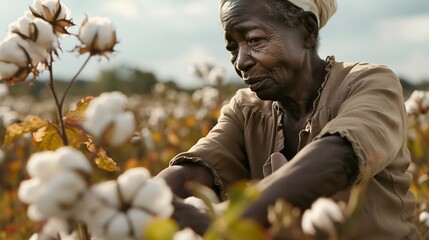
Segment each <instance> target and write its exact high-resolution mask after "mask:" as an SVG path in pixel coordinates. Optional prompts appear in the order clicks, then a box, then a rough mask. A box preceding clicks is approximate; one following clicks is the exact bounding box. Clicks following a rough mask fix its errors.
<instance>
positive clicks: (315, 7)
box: [289, 0, 337, 29]
mask: <svg viewBox="0 0 429 240" xmlns="http://www.w3.org/2000/svg"><path fill="white" fill-rule="evenodd" d="M289 2H291V3H293V4H294V5H295V6H297V7H300V8H302V9H303V10H304V11H306V12H312V13H314V15H316V18H317V23H318V24H319V29H320V28H322V27H323V26H325V24H326V22H327V21H328V19H329V18H330V17H331V16H332V15H334V13H335V11H336V10H337V2H336V1H335V0H289Z"/></svg>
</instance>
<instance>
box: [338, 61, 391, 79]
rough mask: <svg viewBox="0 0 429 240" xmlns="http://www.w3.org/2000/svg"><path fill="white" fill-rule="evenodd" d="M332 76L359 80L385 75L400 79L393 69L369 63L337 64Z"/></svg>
mask: <svg viewBox="0 0 429 240" xmlns="http://www.w3.org/2000/svg"><path fill="white" fill-rule="evenodd" d="M331 75H333V76H334V77H340V78H359V77H366V76H372V75H385V76H386V77H390V78H392V77H393V78H395V79H398V77H397V76H396V74H395V73H394V72H393V70H392V69H390V68H389V67H387V66H386V65H383V64H376V63H369V62H335V63H334V64H333V66H332V69H331Z"/></svg>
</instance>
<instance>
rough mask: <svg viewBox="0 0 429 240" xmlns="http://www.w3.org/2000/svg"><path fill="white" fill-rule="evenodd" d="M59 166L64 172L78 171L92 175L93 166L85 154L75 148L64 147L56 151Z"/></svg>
mask: <svg viewBox="0 0 429 240" xmlns="http://www.w3.org/2000/svg"><path fill="white" fill-rule="evenodd" d="M55 157H56V159H57V161H58V164H59V166H60V167H61V168H62V169H64V170H78V171H80V172H82V173H86V174H87V175H90V174H91V172H92V166H91V164H90V163H89V161H88V159H86V157H85V155H83V153H82V152H81V151H79V150H77V149H75V148H72V147H68V146H64V147H61V148H59V149H57V150H56V151H55Z"/></svg>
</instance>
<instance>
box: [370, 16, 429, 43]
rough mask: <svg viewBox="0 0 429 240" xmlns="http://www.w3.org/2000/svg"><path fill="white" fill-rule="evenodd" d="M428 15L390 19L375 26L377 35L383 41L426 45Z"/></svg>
mask: <svg viewBox="0 0 429 240" xmlns="http://www.w3.org/2000/svg"><path fill="white" fill-rule="evenodd" d="M428 26H429V14H424V15H417V16H407V17H400V18H390V19H385V20H382V21H380V22H379V23H378V25H377V30H378V35H379V37H380V38H381V40H384V41H392V40H394V41H404V42H406V43H414V44H415V43H416V44H421V43H425V44H427V43H428V42H429V27H428Z"/></svg>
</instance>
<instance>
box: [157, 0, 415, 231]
mask: <svg viewBox="0 0 429 240" xmlns="http://www.w3.org/2000/svg"><path fill="white" fill-rule="evenodd" d="M335 10H336V3H335V0H289V1H286V0H260V1H255V0H221V1H220V18H221V22H222V26H223V29H224V36H225V43H226V49H227V50H228V51H229V52H230V53H231V62H232V64H233V66H234V68H235V70H236V72H237V73H238V75H239V76H240V77H241V78H242V79H243V81H244V82H245V83H246V84H247V85H249V89H242V90H239V91H238V92H237V93H236V95H235V96H234V97H233V98H232V99H231V101H230V103H229V104H228V105H226V106H224V107H223V109H222V112H221V116H220V118H219V121H218V123H217V125H216V126H215V127H214V128H213V129H212V130H211V131H210V133H209V134H208V135H207V136H206V137H204V138H202V139H200V140H199V141H198V143H196V145H194V146H193V147H192V148H191V149H190V150H189V151H188V152H185V153H181V154H179V155H177V156H176V157H175V158H174V159H173V160H172V161H171V166H170V167H168V168H166V169H165V170H164V171H163V172H161V173H160V174H159V176H160V177H163V178H165V179H166V181H167V183H168V184H169V185H170V186H171V188H172V189H173V191H174V192H175V194H176V195H177V196H179V197H182V198H184V197H187V196H189V193H188V192H187V190H186V189H185V187H184V186H185V182H186V181H196V182H199V183H202V184H204V185H206V186H208V187H210V188H212V189H213V190H215V191H216V192H217V193H218V195H219V197H220V198H221V199H225V198H226V196H225V195H224V194H225V189H226V188H228V186H229V185H231V184H233V183H235V182H237V181H238V180H242V179H249V180H250V179H258V180H259V179H260V180H261V181H260V182H259V185H258V186H259V187H260V189H261V192H262V194H261V197H260V198H259V199H258V200H257V201H256V202H254V203H253V204H252V205H251V206H250V207H249V208H248V209H247V210H246V211H245V213H244V214H243V218H250V219H254V220H256V221H258V222H259V223H260V224H261V225H262V226H265V227H269V223H268V220H267V207H268V206H269V205H272V204H274V202H275V201H276V200H277V199H279V198H281V199H284V200H285V201H287V202H289V203H291V204H293V205H295V206H297V207H299V208H301V209H306V208H308V207H309V206H310V205H311V204H312V202H313V201H315V200H316V199H317V198H319V197H322V196H326V197H331V198H333V199H334V200H345V199H347V197H348V195H349V193H350V188H351V187H353V186H355V185H357V184H359V183H360V182H361V179H362V176H363V173H364V171H365V172H367V173H368V174H369V175H370V179H369V182H368V185H367V189H366V192H365V194H364V197H363V206H362V209H361V210H360V211H359V212H358V216H356V222H355V223H356V225H357V226H358V227H359V233H357V235H356V238H357V239H419V238H420V235H419V233H418V232H417V230H416V227H415V226H414V224H413V214H414V205H415V202H414V198H413V195H412V193H411V192H410V191H409V187H410V183H411V177H412V176H411V175H410V174H409V173H407V169H408V166H409V164H410V155H409V152H408V150H407V147H406V144H405V142H404V139H405V134H406V132H405V131H406V113H405V109H404V106H403V103H404V99H403V96H402V88H401V85H400V83H399V80H398V78H397V77H396V76H395V74H394V73H393V72H392V71H391V70H389V69H388V68H387V67H385V66H382V65H375V64H369V63H361V62H354V63H345V62H338V61H336V60H335V59H334V57H333V56H329V57H327V58H326V60H323V59H321V58H320V57H319V55H318V53H317V46H318V39H319V36H318V33H319V29H320V28H321V27H323V26H324V25H325V24H326V22H327V21H328V19H329V18H330V16H331V15H332V14H333V13H334V12H335ZM188 210H189V209H188ZM188 210H187V208H186V207H184V206H182V205H181V204H178V203H176V213H175V218H176V219H177V220H178V221H179V222H181V223H182V224H183V225H191V226H192V223H190V222H188V223H186V221H192V220H189V219H195V218H192V217H191V218H189V216H192V215H194V216H198V214H197V213H195V212H192V211H191V210H189V211H188ZM186 219H188V220H186ZM198 219H199V222H200V223H199V224H200V225H204V224H208V223H207V222H205V221H202V220H201V219H202V218H201V217H199V218H198ZM193 227H194V229H197V231H199V232H200V233H201V232H204V228H205V227H207V226H206V225H205V226H202V227H201V226H200V228H199V227H198V226H195V225H194V226H193Z"/></svg>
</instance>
